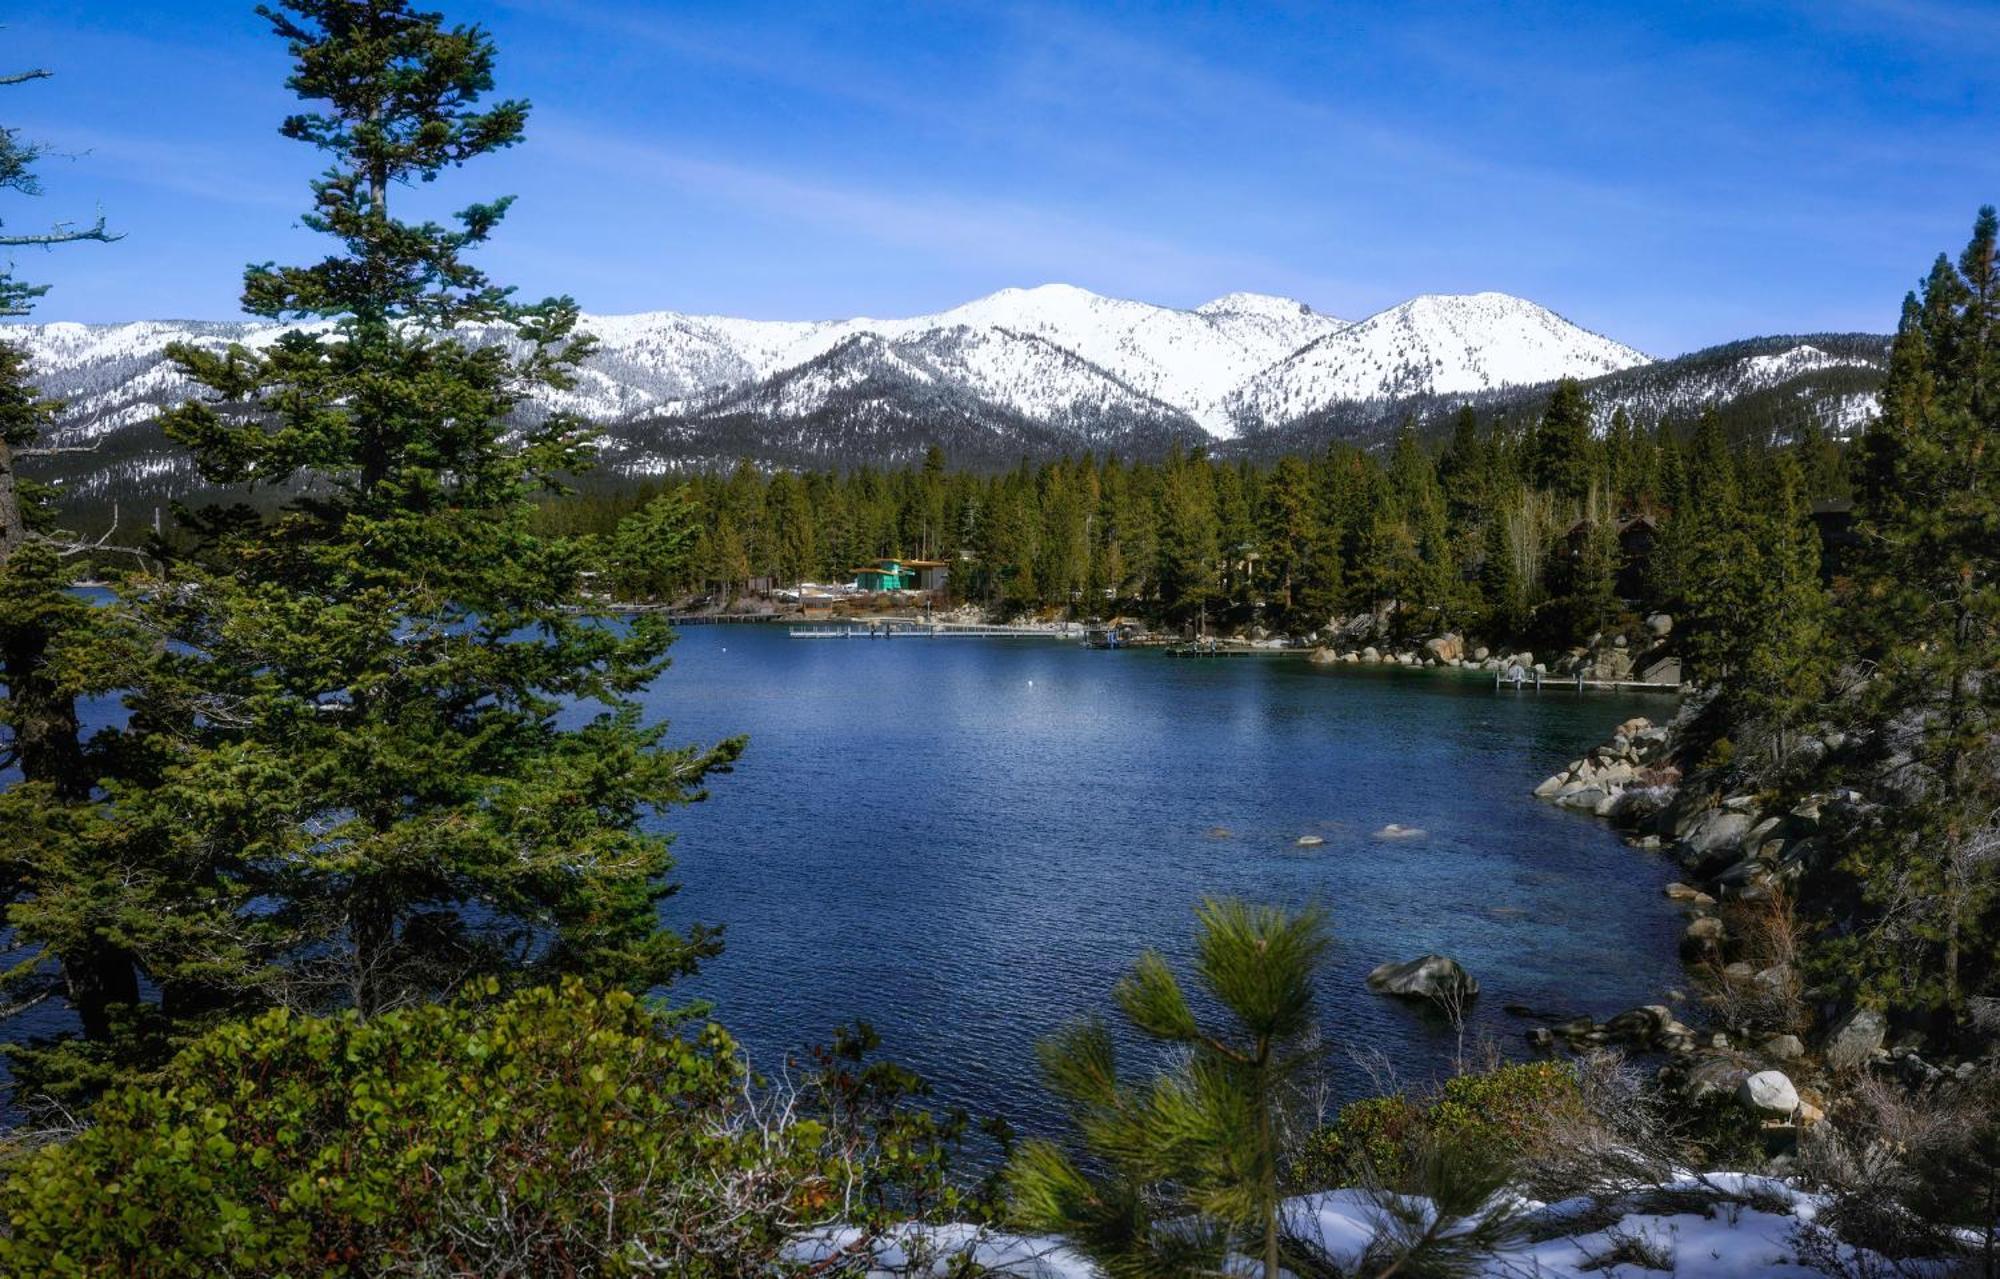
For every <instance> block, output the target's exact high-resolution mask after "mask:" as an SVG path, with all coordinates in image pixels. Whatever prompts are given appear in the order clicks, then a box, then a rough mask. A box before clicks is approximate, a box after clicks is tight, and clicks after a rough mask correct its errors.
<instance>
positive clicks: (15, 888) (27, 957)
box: [0, 70, 144, 1093]
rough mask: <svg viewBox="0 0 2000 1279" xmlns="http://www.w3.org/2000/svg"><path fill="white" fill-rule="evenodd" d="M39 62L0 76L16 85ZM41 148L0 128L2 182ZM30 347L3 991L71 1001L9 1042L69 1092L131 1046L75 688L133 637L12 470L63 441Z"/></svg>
mask: <svg viewBox="0 0 2000 1279" xmlns="http://www.w3.org/2000/svg"><path fill="white" fill-rule="evenodd" d="M48 75H49V73H48V72H47V71H44V70H29V71H25V72H18V73H14V74H11V75H8V76H5V77H4V78H0V86H6V87H14V86H19V85H23V84H27V83H30V82H32V81H36V80H41V79H44V78H46V77H47V76H48ZM43 154H44V148H43V147H42V146H41V145H39V144H38V143H35V142H33V141H30V140H29V139H27V138H24V137H23V136H22V135H21V134H20V132H19V131H18V130H15V129H11V128H0V191H7V192H11V193H13V194H15V195H22V196H36V195H39V194H40V193H41V186H40V183H39V181H38V179H37V177H36V173H35V165H36V162H37V160H39V159H40V158H41V156H42V155H43ZM117 238H118V237H117V236H115V235H112V234H111V233H110V232H109V231H107V230H106V227H105V222H104V219H102V218H99V219H98V220H97V221H96V223H95V224H94V225H92V226H90V227H76V226H74V225H70V224H60V223H59V224H57V225H55V226H53V227H50V228H49V229H47V230H44V231H37V232H29V233H15V232H11V231H10V232H5V233H0V248H17V247H24V246H36V247H45V248H46V247H52V246H55V245H61V244H70V243H75V242H78V241H98V242H107V241H110V240H115V239H117ZM48 288H49V286H48V285H46V284H39V283H35V282H32V281H28V280H24V279H22V278H20V277H19V276H17V275H16V274H15V273H14V270H13V267H12V264H8V265H7V266H6V267H5V268H0V315H7V316H20V315H26V314H28V313H29V312H30V311H31V310H32V309H33V306H34V303H35V301H36V300H37V299H39V298H40V297H41V296H42V295H43V294H45V293H46V292H48ZM32 372H33V370H32V367H31V364H30V358H29V354H28V351H27V349H26V348H25V347H24V346H23V345H21V344H19V343H16V342H6V341H0V773H4V772H6V771H10V770H11V771H14V772H16V773H17V774H18V777H19V779H20V780H19V781H18V782H17V783H16V784H15V785H13V786H11V787H9V788H7V789H6V790H4V791H0V906H4V907H5V909H6V912H7V915H6V922H7V925H8V929H9V933H10V936H9V938H8V943H9V949H10V950H13V951H14V952H15V953H16V954H17V955H19V958H18V959H17V960H16V961H15V962H14V963H13V964H12V965H11V966H10V967H9V968H8V969H7V970H6V972H5V975H4V977H0V982H3V983H4V989H5V993H6V995H7V1002H8V1004H9V1005H10V1007H11V1008H12V1009H13V1010H14V1011H16V1012H18V1011H20V1010H23V1009H28V1008H33V1007H35V1006H37V1005H39V1004H41V1003H42V1002H43V1001H45V1000H51V999H54V1000H60V1001H62V1002H64V1003H66V1004H67V1005H68V1007H69V1009H70V1011H71V1012H72V1013H73V1014H74V1015H75V1017H76V1019H77V1021H78V1023H79V1024H80V1027H81V1030H82V1034H83V1036H84V1039H85V1041H86V1042H85V1044H84V1045H82V1046H81V1047H80V1048H79V1047H77V1046H72V1045H57V1046H54V1047H52V1048H50V1049H47V1050H41V1051H38V1050H37V1049H35V1048H33V1047H31V1046H29V1045H26V1044H22V1043H18V1042H17V1043H16V1044H14V1045H12V1046H11V1048H10V1053H9V1055H10V1059H11V1060H10V1065H11V1068H12V1070H13V1073H14V1076H15V1084H16V1087H17V1090H19V1091H22V1092H38V1093H39V1092H46V1093H69V1092H74V1091H77V1088H76V1087H72V1086H70V1085H72V1084H78V1085H80V1086H81V1087H82V1088H84V1089H88V1088H90V1087H94V1086H95V1085H96V1084H97V1083H100V1082H102V1078H103V1063H106V1062H109V1061H114V1060H122V1059H125V1058H128V1057H129V1056H130V1055H131V1053H132V1049H131V1046H130V1042H129V1041H130V1038H131V1036H130V1034H129V1033H128V1032H129V1030H130V1022H131V1016H132V1012H133V1010H134V1008H135V1006H136V1005H137V1003H138V1001H139V974H138V971H137V968H136V966H135V964H134V961H133V958H132V954H131V951H130V947H129V944H128V942H127V941H126V938H125V930H126V926H127V924H128V923H129V922H130V920H131V918H132V917H133V913H134V911H135V909H138V908H137V907H135V903H134V894H133V893H132V892H131V891H130V887H131V881H132V879H133V868H131V867H129V866H126V865H123V864H122V859H121V858H120V857H119V856H118V855H117V853H116V851H115V850H114V849H113V848H112V847H111V845H110V843H109V842H108V841H107V840H106V839H104V838H103V833H104V826H105V820H106V818H105V812H104V806H103V803H102V792H101V789H100V788H99V786H98V785H97V781H98V779H99V778H101V777H104V776H106V775H107V774H109V773H111V772H113V771H115V770H116V767H117V764H116V761H115V760H114V759H112V758H111V753H110V751H109V749H108V743H107V742H105V741H101V740H95V741H86V740H85V738H84V734H83V730H82V726H81V723H80V720H79V716H78V712H77V703H78V700H79V699H80V698H82V697H84V696H87V695H91V694H100V695H101V694H105V693H108V692H109V691H110V690H112V689H114V688H116V687H118V686H119V685H120V683H121V682H122V681H123V680H125V679H126V678H128V677H129V676H130V674H131V672H132V670H133V669H134V668H135V666H136V665H137V664H138V663H139V662H140V661H142V660H143V655H144V648H143V646H142V644H141V643H140V642H139V638H138V636H136V635H135V634H134V633H133V632H132V631H131V630H130V628H129V627H128V626H126V625H125V616H126V615H125V613H124V610H123V609H122V608H117V607H111V608H99V607H96V606H94V605H92V604H91V603H90V602H88V601H86V600H83V599H81V598H79V597H78V596H77V595H76V594H75V593H74V592H73V590H72V589H71V588H72V586H73V584H74V582H75V581H76V579H77V578H78V577H79V576H80V573H79V571H78V570H79V569H80V568H82V567H83V565H84V564H85V562H86V561H85V560H84V558H83V557H82V553H84V552H87V551H91V550H94V549H97V547H98V545H101V543H99V544H92V543H88V542H85V541H82V540H80V539H78V538H75V537H72V536H68V535H65V534H63V533H61V532H60V531H59V530H58V528H57V524H58V522H59V521H60V519H61V512H60V509H59V506H58V504H57V501H56V492H55V490H53V489H52V488H50V487H49V486H46V485H42V484H38V483H36V482H35V481H33V480H31V479H30V478H28V477H27V476H25V475H23V474H21V472H20V466H21V464H22V463H23V462H24V461H29V460H30V459H33V458H36V457H41V456H45V455H47V454H50V453H54V452H59V451H61V450H60V449H58V448H56V447H53V446H51V445H49V444H48V443H46V442H45V441H44V439H43V433H44V431H45V430H46V429H47V428H48V427H49V426H50V424H51V423H52V422H53V421H54V419H55V416H56V414H57V412H58V411H59V410H60V409H61V405H60V404H59V403H58V402H56V401H54V400H50V399H47V398H45V397H44V396H43V395H42V394H41V393H40V392H39V391H38V390H37V389H36V388H35V386H34V383H33V381H32V380H31V378H32Z"/></svg>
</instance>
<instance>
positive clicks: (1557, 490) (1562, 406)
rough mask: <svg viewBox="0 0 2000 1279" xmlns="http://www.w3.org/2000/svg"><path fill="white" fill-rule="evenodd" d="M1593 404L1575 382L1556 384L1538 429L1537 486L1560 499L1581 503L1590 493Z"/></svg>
mask: <svg viewBox="0 0 2000 1279" xmlns="http://www.w3.org/2000/svg"><path fill="white" fill-rule="evenodd" d="M1593 444H1594V441H1593V440H1592V439H1591V410H1590V401H1589V399H1587V398H1586V397H1585V396H1584V394H1583V387H1582V386H1581V385H1579V384H1578V383H1577V380H1576V379H1575V378H1567V377H1566V378H1564V379H1563V380H1562V381H1560V382H1558V383H1556V389H1555V394H1553V395H1552V396H1550V397H1549V406H1548V408H1547V409H1545V410H1543V412H1542V417H1541V421H1540V422H1538V423H1537V424H1536V426H1535V434H1534V440H1533V444H1532V457H1531V460H1530V464H1529V465H1530V473H1531V475H1532V476H1533V479H1534V482H1535V484H1536V485H1537V486H1539V487H1541V488H1544V489H1547V490H1548V491H1549V492H1551V493H1554V494H1555V495H1556V496H1557V497H1559V498H1562V499H1565V500H1567V501H1571V502H1581V501H1582V500H1583V499H1584V497H1585V495H1587V494H1588V493H1589V492H1590V477H1591V472H1592V470H1593V469H1594V462H1595V458H1594V449H1593Z"/></svg>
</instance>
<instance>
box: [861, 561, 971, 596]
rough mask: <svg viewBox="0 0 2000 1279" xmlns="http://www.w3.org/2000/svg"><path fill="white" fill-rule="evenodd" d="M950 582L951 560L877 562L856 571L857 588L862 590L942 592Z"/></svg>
mask: <svg viewBox="0 0 2000 1279" xmlns="http://www.w3.org/2000/svg"><path fill="white" fill-rule="evenodd" d="M950 580H951V564H950V562H949V561H947V560H904V559H886V560H876V561H875V562H874V563H873V564H870V565H865V566H863V567H861V568H857V569H855V570H854V587H855V589H856V590H861V591H941V590H943V589H944V587H945V583H946V582H948V581H950Z"/></svg>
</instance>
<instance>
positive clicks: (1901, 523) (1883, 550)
mask: <svg viewBox="0 0 2000 1279" xmlns="http://www.w3.org/2000/svg"><path fill="white" fill-rule="evenodd" d="M1996 240H2000V219H1996V217H1995V214H1994V210H1993V209H1992V208H1991V207H1987V208H1984V209H1981V210H1980V212H1979V216H1978V218H1977V220H1976V221H1975V223H1974V226H1973V234H1972V239H1971V242H1970V243H1969V244H1968V245H1967V247H1966V249H1965V252H1964V254H1963V255H1962V256H1961V257H1960V259H1959V262H1958V264H1957V265H1956V266H1954V265H1953V264H1952V263H1951V262H1950V261H1949V260H1948V259H1946V258H1944V257H1942V256H1940V257H1939V259H1938V261H1937V263H1936V264H1935V265H1934V266H1933V268H1932V270H1931V274H1930V276H1929V277H1928V279H1926V281H1925V282H1924V286H1923V289H1922V292H1921V294H1920V295H1919V296H1915V297H1911V298H1910V299H1908V300H1907V301H1906V302H1905V303H1904V307H1903V316H1902V322H1901V324H1900V326H1899V328H1898V330H1897V334H1896V340H1895V345H1894V348H1893V350H1892V353H1891V357H1890V368H1889V375H1888V378H1887V381H1886V382H1885V384H1884V386H1883V389H1882V413H1881V416H1880V417H1879V418H1878V419H1877V420H1876V421H1875V422H1874V423H1873V424H1872V425H1871V426H1870V428H1869V431H1868V434H1867V437H1866V438H1865V440H1864V441H1863V444H1862V448H1861V458H1860V462H1859V468H1858V469H1859V484H1858V487H1859V490H1860V496H1861V511H1862V516H1863V519H1862V525H1861V527H1862V532H1863V537H1864V543H1863V545H1864V550H1865V554H1863V555H1862V556H1861V557H1860V562H1859V563H1858V564H1857V566H1856V573H1855V577H1856V590H1857V593H1858V601H1857V612H1858V616H1859V620H1860V622H1861V626H1862V631H1863V637H1862V638H1863V651H1862V654H1861V656H1863V657H1866V658H1868V659H1871V660H1872V661H1874V662H1875V663H1877V667H1878V677H1877V678H1876V679H1875V680H1874V681H1872V682H1871V684H1870V686H1869V690H1868V692H1869V697H1868V702H1869V706H1868V711H1869V719H1870V722H1871V723H1873V724H1875V725H1877V726H1878V728H1877V732H1876V734H1875V737H1876V744H1877V748H1878V750H1879V751H1880V752H1881V754H1882V755H1883V756H1885V757H1887V758H1890V759H1893V760H1895V761H1896V762H1897V764H1898V770H1897V775H1898V776H1899V778H1901V779H1903V780H1902V783H1901V790H1902V791H1903V794H1902V796H1901V802H1899V803H1898V804H1896V805H1895V806H1894V807H1893V809H1892V810H1891V811H1890V812H1888V813H1886V814H1884V815H1883V821H1882V822H1881V823H1880V825H1879V828H1864V829H1863V830H1861V831H1859V832H1857V833H1856V835H1855V837H1854V838H1852V839H1850V841H1849V847H1848V855H1847V859H1846V862H1845V864H1846V866H1847V867H1848V869H1849V870H1850V871H1851V872H1852V873H1853V875H1854V877H1855V879H1856V881H1857V884H1858V891H1859V893H1860V894H1861V896H1862V897H1863V899H1864V902H1865V904H1866V906H1867V908H1868V909H1867V912H1866V914H1865V915H1864V919H1865V921H1866V927H1865V928H1863V929H1861V930H1859V931H1857V932H1856V933H1855V935H1854V936H1853V937H1852V939H1851V940H1850V941H1849V942H1847V943H1846V944H1844V945H1839V946H1836V947H1835V948H1834V949H1835V951H1836V952H1837V955H1838V957H1839V958H1840V959H1844V960H1845V968H1844V970H1843V971H1842V972H1840V973H1839V974H1838V975H1839V976H1840V977H1841V978H1842V980H1843V982H1844V983H1845V984H1848V985H1850V986H1852V987H1856V988H1859V989H1860V990H1862V991H1863V992H1866V993H1870V994H1873V995H1875V996H1877V997H1883V998H1890V999H1895V1000H1897V1001H1899V1002H1901V1003H1903V1004H1905V1005H1912V1004H1914V1005H1917V1006H1921V1007H1928V1008H1931V1009H1933V1010H1935V1011H1936V1012H1938V1013H1939V1014H1940V1015H1943V1016H1948V1017H1958V1016H1963V1015H1964V1013H1965V1009H1966V1000H1967V998H1968V996H1969V995H1971V994H1973V993H1977V992H1978V991H1979V990H1981V989H1986V990H1991V989H1992V988H1993V987H1994V986H1995V984H1996V982H2000V857H1996V856H1995V855H1994V850H1995V849H1996V848H2000V836H1996V822H1995V818H1994V814H1995V813H1996V812H2000V780H1996V779H2000V748H1996V740H2000V681H1996V680H1995V679H1994V678H1993V672H1994V670H1995V669H1996V667H2000V449H1995V448H1994V447H1993V441H1994V437H1995V432H1996V431H2000V368H1996V364H1995V357H1994V347H1995V343H1996V324H2000V316H1996V307H2000V298H1996V292H2000V290H1996V267H1995V254H1996Z"/></svg>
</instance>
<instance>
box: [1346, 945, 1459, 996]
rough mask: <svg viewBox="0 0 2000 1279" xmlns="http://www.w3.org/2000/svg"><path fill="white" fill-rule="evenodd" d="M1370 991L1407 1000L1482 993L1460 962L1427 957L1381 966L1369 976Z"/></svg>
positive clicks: (1439, 957)
mask: <svg viewBox="0 0 2000 1279" xmlns="http://www.w3.org/2000/svg"><path fill="white" fill-rule="evenodd" d="M1368 989H1370V990H1372V991H1374V992H1375V993H1376V994H1378V995H1400V996H1402V997H1403V998H1405V999H1449V998H1453V997H1465V998H1469V997H1471V996H1473V995H1476V994H1478V993H1479V982H1478V980H1477V979H1476V978H1474V977H1473V975H1472V974H1471V973H1469V972H1466V971H1465V969H1464V968H1462V967H1461V966H1460V965H1459V962H1458V961H1457V960H1455V959H1452V958H1450V957H1448V956H1445V955H1425V956H1423V957H1421V958H1419V959H1412V960H1409V961H1408V962H1406V963H1400V964H1397V963H1389V964H1382V965H1380V966H1379V967H1377V968H1376V969H1375V970H1374V971H1373V972H1371V973H1369V974H1368Z"/></svg>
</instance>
